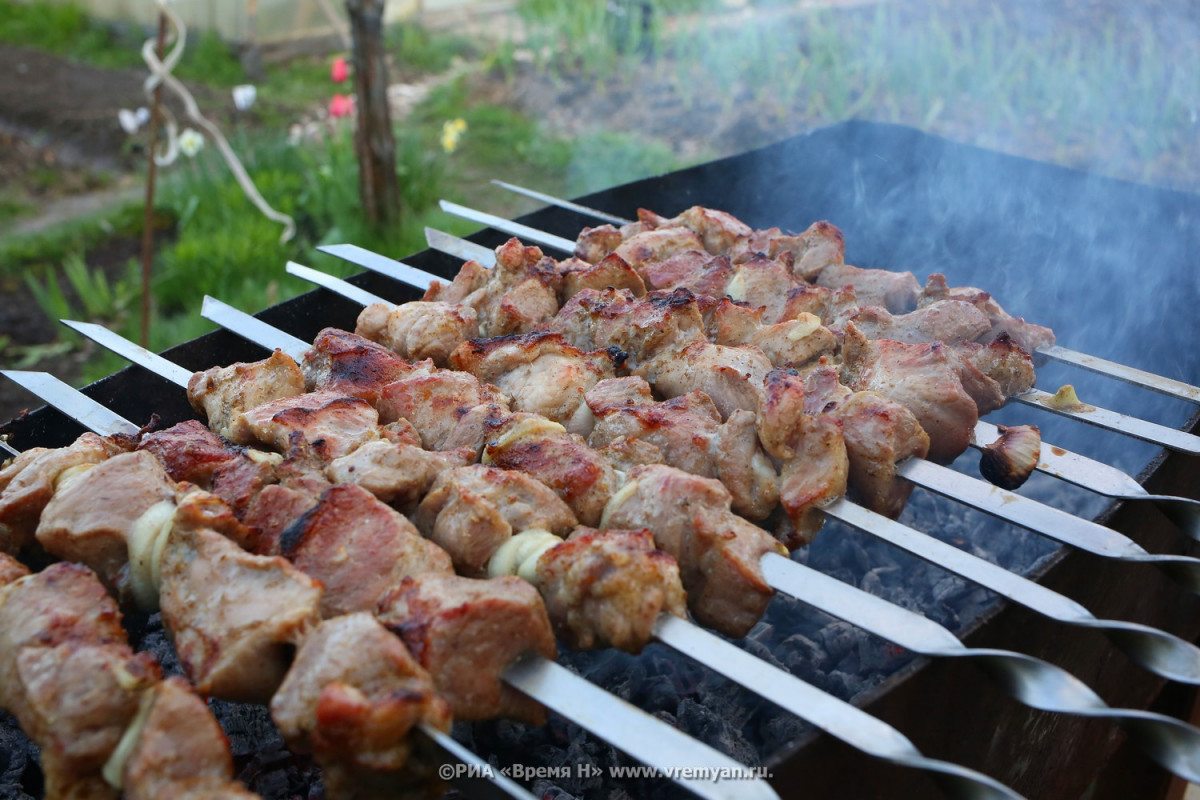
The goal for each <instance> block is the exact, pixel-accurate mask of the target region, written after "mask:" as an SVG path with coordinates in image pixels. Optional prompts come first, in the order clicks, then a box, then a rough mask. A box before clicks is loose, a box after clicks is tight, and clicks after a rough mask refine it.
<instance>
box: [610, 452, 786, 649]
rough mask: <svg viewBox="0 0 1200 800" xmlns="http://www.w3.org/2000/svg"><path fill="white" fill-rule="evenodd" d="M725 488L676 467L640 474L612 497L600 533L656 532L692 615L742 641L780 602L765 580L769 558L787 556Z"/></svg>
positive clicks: (635, 473) (638, 471) (637, 471)
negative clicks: (736, 508)
mask: <svg viewBox="0 0 1200 800" xmlns="http://www.w3.org/2000/svg"><path fill="white" fill-rule="evenodd" d="M731 502H732V498H731V497H730V495H729V491H728V490H727V489H726V488H725V487H724V486H722V485H721V483H720V482H719V481H715V480H712V479H711V478H701V477H699V476H697V475H689V474H687V473H686V472H683V471H681V470H677V469H675V468H673V467H668V466H662V465H657V464H655V465H648V466H642V467H635V468H634V469H633V470H631V471H630V473H629V481H628V482H627V483H626V484H625V485H624V486H623V487H621V491H620V492H618V493H617V494H616V495H614V496H613V498H612V500H611V501H610V502H609V504H608V507H607V508H605V511H604V521H603V523H602V525H601V527H604V528H622V529H635V530H636V529H640V528H645V529H648V530H650V531H653V532H654V540H655V543H656V544H657V545H658V547H659V548H661V549H662V550H665V551H666V552H667V553H670V554H671V555H672V556H673V557H674V558H675V560H676V561H677V562H678V564H679V573H680V577H681V578H682V581H683V587H684V589H685V590H687V599H688V608H689V609H691V612H692V615H693V616H695V617H696V619H697V620H698V621H699V622H700V623H701V624H703V625H705V626H707V627H711V628H714V629H716V630H719V631H721V632H722V633H724V634H726V635H728V636H733V637H742V636H745V635H746V633H747V632H748V631H749V630H750V629H751V628H752V627H754V625H755V624H756V623H757V622H758V620H759V618H760V617H761V616H762V614H763V611H764V610H765V609H766V607H767V603H768V602H770V600H771V596H772V594H773V592H772V589H771V587H770V586H769V585H768V584H767V582H766V579H765V578H763V574H762V568H761V566H760V563H759V562H760V560H761V559H762V556H763V554H764V553H772V552H774V553H779V554H781V555H786V554H787V549H786V548H785V547H784V546H783V545H782V544H780V543H779V542H778V541H776V540H775V538H774V537H773V536H771V534H769V533H767V532H766V531H764V530H762V529H761V528H758V527H755V526H754V525H753V524H751V523H749V522H747V521H746V520H744V519H742V518H741V517H739V516H737V515H736V514H734V513H733V512H732V511H731V510H730V503H731Z"/></svg>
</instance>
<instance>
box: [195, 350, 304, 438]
mask: <svg viewBox="0 0 1200 800" xmlns="http://www.w3.org/2000/svg"><path fill="white" fill-rule="evenodd" d="M302 392H304V373H303V372H301V371H300V365H299V364H297V363H296V362H295V361H294V360H293V359H292V358H291V357H289V356H287V355H284V354H283V352H281V351H279V350H276V351H275V352H274V353H272V354H271V355H270V357H268V358H265V359H263V360H262V361H253V362H249V363H238V364H231V365H230V366H228V367H213V368H212V369H209V370H205V371H204V372H197V373H196V374H195V375H193V376H192V379H191V380H190V381H189V382H188V388H187V394H188V401H189V402H190V403H191V404H192V408H194V409H196V411H198V412H200V413H202V414H204V416H205V418H206V419H207V420H208V426H209V427H210V428H212V430H213V431H215V432H216V433H217V434H218V435H220V436H223V437H225V438H226V439H229V440H230V441H233V442H236V441H238V439H237V437H236V436H234V435H232V426H233V423H234V421H235V420H236V419H237V418H238V417H239V416H240V415H241V414H242V413H243V412H245V411H248V410H250V409H252V408H258V407H259V406H261V405H263V404H265V403H269V402H271V401H272V400H278V399H280V398H283V397H293V396H295V395H298V394H301V393H302Z"/></svg>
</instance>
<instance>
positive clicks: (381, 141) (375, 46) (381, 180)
mask: <svg viewBox="0 0 1200 800" xmlns="http://www.w3.org/2000/svg"><path fill="white" fill-rule="evenodd" d="M385 1H386V0H346V11H347V12H348V13H349V15H350V31H351V34H352V36H353V38H354V52H353V58H354V93H355V97H356V100H357V106H358V127H357V129H356V131H355V134H354V149H355V153H356V154H357V156H358V193H359V198H360V200H361V202H362V208H363V213H364V214H366V216H367V220H368V221H369V222H370V223H371V224H373V225H379V226H387V225H395V224H397V223H398V222H399V221H400V183H399V181H398V179H397V177H396V139H395V136H393V134H392V116H391V113H390V112H389V110H388V102H387V87H388V80H387V65H386V63H385V52H384V48H383V7H384V3H385Z"/></svg>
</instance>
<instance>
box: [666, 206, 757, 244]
mask: <svg viewBox="0 0 1200 800" xmlns="http://www.w3.org/2000/svg"><path fill="white" fill-rule="evenodd" d="M663 224H664V225H667V226H674V225H683V226H685V227H686V228H688V230H691V231H692V232H693V233H695V234H696V235H697V236H699V237H700V241H701V242H703V243H704V249H705V250H707V251H708V252H709V253H712V254H713V255H720V254H722V253H727V252H729V250H730V249H731V248H732V247H733V246H734V244H736V243H737V241H738V240H739V239H742V238H745V237H748V236H750V235H751V234H752V233H753V232H754V231H753V230H751V228H750V226H749V225H747V224H746V223H744V222H742V221H741V220H739V219H737V218H736V217H734V216H733V215H732V214H729V213H727V212H725V211H717V210H716V209H713V208H705V207H703V206H692V207H691V208H689V209H688V210H686V211H684V212H683V213H682V214H680V215H678V216H676V217H673V218H672V219H669V220H666V222H664V223H663Z"/></svg>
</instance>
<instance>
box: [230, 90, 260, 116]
mask: <svg viewBox="0 0 1200 800" xmlns="http://www.w3.org/2000/svg"><path fill="white" fill-rule="evenodd" d="M257 97H258V89H257V88H255V86H254V84H252V83H244V84H242V85H241V86H235V87H233V104H234V106H236V107H237V110H238V111H248V110H249V109H250V107H251V106H253V105H254V100H255V98H257Z"/></svg>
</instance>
